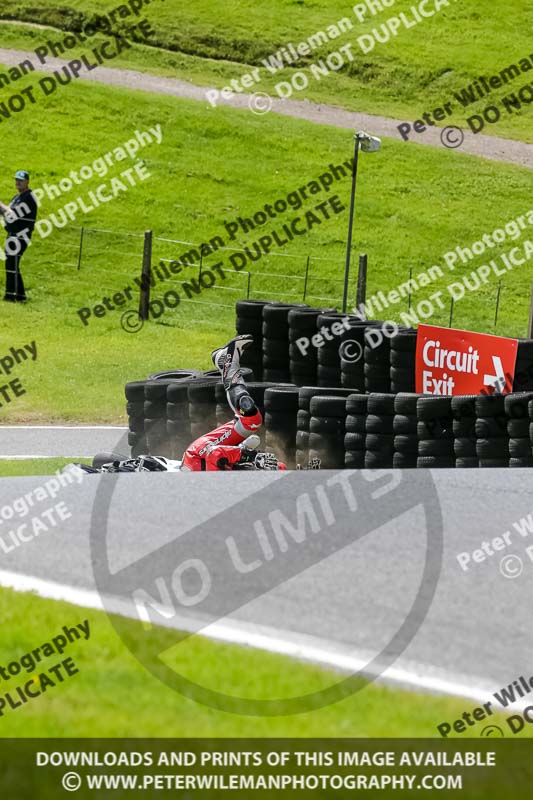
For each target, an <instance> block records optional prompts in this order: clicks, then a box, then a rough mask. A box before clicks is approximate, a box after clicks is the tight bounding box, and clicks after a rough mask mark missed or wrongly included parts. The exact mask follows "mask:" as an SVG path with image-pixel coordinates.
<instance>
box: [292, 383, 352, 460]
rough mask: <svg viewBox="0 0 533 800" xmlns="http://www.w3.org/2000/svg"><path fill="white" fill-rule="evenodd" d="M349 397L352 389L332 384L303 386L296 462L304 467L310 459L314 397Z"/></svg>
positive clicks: (299, 405) (297, 424) (300, 397)
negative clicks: (312, 403) (332, 385)
mask: <svg viewBox="0 0 533 800" xmlns="http://www.w3.org/2000/svg"><path fill="white" fill-rule="evenodd" d="M326 395H330V396H332V397H348V396H349V395H350V390H348V389H340V388H338V387H336V386H335V387H331V386H328V387H326V386H320V387H318V386H302V387H301V388H300V390H299V392H298V414H297V417H296V463H297V464H300V465H301V466H302V467H304V466H305V465H306V464H307V462H308V461H309V435H310V429H309V423H310V420H311V411H310V406H311V400H312V399H313V397H324V396H326Z"/></svg>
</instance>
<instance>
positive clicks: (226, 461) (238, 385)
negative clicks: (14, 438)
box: [77, 335, 320, 473]
mask: <svg viewBox="0 0 533 800" xmlns="http://www.w3.org/2000/svg"><path fill="white" fill-rule="evenodd" d="M252 341H253V338H252V337H251V336H248V335H241V336H236V337H235V338H234V339H232V340H231V341H230V342H229V343H228V344H227V345H226V346H225V347H222V348H219V349H217V350H214V351H213V353H212V356H211V357H212V359H213V363H214V365H215V367H216V368H217V369H218V370H220V373H221V375H222V381H223V384H224V389H225V391H226V398H227V401H228V405H229V406H230V408H231V409H232V410H233V412H234V414H235V416H234V418H233V419H232V420H231V421H230V422H226V423H225V424H224V425H220V426H219V427H218V428H215V429H214V430H213V431H210V432H209V433H206V434H205V435H204V436H201V437H200V438H199V439H196V440H195V441H194V442H193V443H192V444H191V445H189V447H188V448H187V449H186V451H185V454H184V456H183V460H182V461H176V460H172V459H168V458H163V457H161V456H148V455H146V456H138V457H137V458H122V457H120V456H117V457H116V458H115V459H113V457H111V459H110V460H109V461H105V460H103V458H102V457H101V456H100V457H96V458H95V460H94V461H93V467H89V466H87V465H84V464H78V465H77V466H78V467H80V468H81V469H83V470H84V472H106V473H116V472H225V471H228V470H244V469H246V470H250V469H251V470H286V469H287V467H286V465H285V464H284V463H283V462H282V461H280V460H279V459H278V458H277V457H276V456H275V455H274V453H266V452H260V451H258V450H257V448H258V447H259V444H260V439H259V436H258V435H257V433H256V431H258V430H259V428H260V427H261V425H262V423H263V418H262V416H261V412H260V411H259V409H258V407H257V406H256V404H255V402H254V400H253V398H252V397H251V395H250V393H249V392H248V390H247V388H246V384H245V382H244V379H243V377H242V374H241V371H240V358H241V353H242V352H243V351H244V349H245V348H246V347H248V346H249V345H250V344H251V343H252ZM104 458H105V457H104ZM308 467H309V468H311V469H319V467H320V462H319V460H318V459H314V460H313V461H312V462H310V464H309V465H308Z"/></svg>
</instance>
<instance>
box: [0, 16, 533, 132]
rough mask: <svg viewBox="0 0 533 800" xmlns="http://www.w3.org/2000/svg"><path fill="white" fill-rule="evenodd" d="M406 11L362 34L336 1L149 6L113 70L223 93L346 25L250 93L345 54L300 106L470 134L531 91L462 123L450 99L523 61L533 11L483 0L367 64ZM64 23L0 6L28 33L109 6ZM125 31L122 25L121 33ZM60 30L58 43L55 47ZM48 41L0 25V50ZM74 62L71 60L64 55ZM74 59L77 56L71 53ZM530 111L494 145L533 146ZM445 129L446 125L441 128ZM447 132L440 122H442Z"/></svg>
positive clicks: (504, 125) (415, 32) (397, 41)
mask: <svg viewBox="0 0 533 800" xmlns="http://www.w3.org/2000/svg"><path fill="white" fill-rule="evenodd" d="M411 6H412V2H411V0H398V2H396V3H395V5H394V7H393V8H389V9H385V10H384V12H383V13H379V14H377V15H376V16H371V15H368V17H367V21H365V22H363V23H360V22H358V20H357V17H356V16H355V15H354V14H353V13H352V11H351V5H348V6H347V5H346V4H344V3H341V2H334V3H325V2H314V3H310V2H288V0H262V1H261V2H257V3H250V2H249V0H238V2H235V3H232V4H231V7H228V6H227V4H226V3H224V2H223V0H215V2H211V1H210V0H199V2H196V3H194V4H189V5H188V6H187V5H185V6H184V5H183V4H182V3H179V4H178V2H177V0H166V2H165V3H161V4H159V3H154V4H153V5H151V6H148V7H147V8H146V9H144V15H145V16H146V18H148V19H149V20H150V22H151V24H152V27H153V29H154V30H155V36H154V37H153V38H152V39H151V40H150V42H151V46H150V47H143V46H140V45H139V46H137V45H136V46H134V47H133V48H132V49H131V50H127V51H126V52H125V53H124V54H122V56H121V57H120V59H117V60H116V62H114V66H117V67H125V66H129V67H133V68H136V69H141V70H143V71H147V72H154V73H156V74H161V75H166V76H169V77H178V78H184V79H186V80H190V81H192V82H194V83H197V84H199V85H204V86H215V87H218V88H221V87H223V86H225V85H228V84H229V82H230V80H231V79H232V78H236V79H239V78H240V77H241V76H242V75H243V74H245V73H248V72H249V71H250V70H251V68H252V67H254V66H261V63H262V59H265V58H267V57H268V56H269V55H271V54H272V53H275V52H276V51H277V50H278V49H279V48H280V47H282V46H284V45H286V44H287V43H288V42H292V43H293V44H297V43H299V42H300V41H305V40H307V39H308V38H309V37H310V36H311V35H314V34H315V33H316V32H317V31H319V30H322V29H324V28H327V26H328V25H330V24H334V23H336V22H338V21H339V20H340V19H341V18H343V17H348V18H349V19H350V20H351V21H352V22H353V23H354V27H353V29H352V30H349V31H347V32H346V33H344V34H342V36H341V37H339V38H338V39H334V40H332V41H330V42H328V44H327V45H323V46H321V47H320V48H319V49H317V50H315V51H314V52H313V54H312V55H310V56H307V57H305V58H303V59H302V61H301V62H298V63H297V64H296V65H295V66H291V67H288V68H287V69H285V70H283V71H282V72H280V73H276V74H275V75H271V74H270V73H269V72H268V71H267V70H266V69H265V68H264V67H262V68H261V73H260V74H261V82H260V83H259V84H257V85H255V84H254V88H252V89H250V90H249V91H254V90H259V91H266V92H269V93H271V94H272V95H273V96H277V95H276V94H275V90H274V87H275V84H276V83H278V82H279V81H281V80H285V81H286V80H289V79H290V77H291V74H292V73H294V72H295V71H296V70H298V71H299V70H301V69H302V67H303V69H304V71H306V65H307V64H309V63H310V62H312V63H316V62H318V61H319V60H320V59H321V58H325V57H326V56H327V55H328V54H329V53H330V52H332V51H334V50H336V49H337V48H338V46H342V45H344V44H347V43H352V44H353V53H354V56H355V58H354V61H353V62H352V63H349V64H347V65H346V66H345V67H343V68H342V70H340V71H339V72H334V73H331V74H330V75H329V76H327V77H325V78H322V79H321V80H320V81H315V80H314V79H313V80H311V81H310V84H309V86H308V88H306V89H305V90H304V91H302V92H295V94H294V97H295V98H296V99H300V100H302V99H304V98H305V99H309V100H313V101H316V102H320V103H331V104H334V105H339V106H342V107H344V108H347V109H351V110H355V111H364V112H367V113H375V114H384V115H386V116H393V117H397V118H399V119H403V120H414V119H417V118H419V117H420V116H421V115H422V114H423V113H424V112H426V111H429V112H430V111H432V109H434V108H436V107H438V106H441V105H442V104H444V103H445V102H447V101H450V100H451V101H452V102H453V107H454V115H453V116H452V117H450V118H449V122H451V123H452V124H459V125H461V126H462V127H465V128H466V127H467V126H466V122H465V120H466V117H467V116H470V114H471V113H479V112H480V111H481V110H482V109H484V108H485V107H486V106H487V105H489V104H491V103H492V102H493V100H494V99H496V100H499V99H501V98H502V97H503V96H505V95H506V94H509V93H510V92H511V93H512V92H513V91H517V90H518V89H519V88H521V87H522V86H524V85H526V84H528V83H529V80H528V73H525V74H524V75H522V76H521V77H520V78H517V79H516V80H515V81H514V82H513V83H512V84H510V85H508V86H507V87H504V88H503V89H499V90H496V91H495V92H493V93H492V94H491V95H490V97H489V98H487V99H483V100H480V101H479V102H477V103H476V104H474V105H473V106H471V107H469V108H468V110H467V112H468V113H465V110H464V109H462V107H461V106H460V105H459V103H458V102H457V101H455V100H454V99H453V92H454V91H460V90H461V89H462V88H463V87H465V86H467V85H468V84H470V83H471V82H472V81H474V80H476V79H477V78H478V77H479V76H480V75H486V76H490V75H494V74H498V73H499V72H500V71H501V70H502V69H504V68H506V67H507V66H509V64H511V63H514V62H516V61H518V60H520V59H521V58H524V57H526V56H528V55H530V54H531V46H530V42H529V31H530V30H531V25H532V24H533V10H532V9H531V7H529V6H528V4H527V3H526V2H525V0H511V2H508V3H506V4H505V5H502V4H495V3H494V2H492V0H479V2H477V3H475V5H472V4H470V3H467V2H458V3H457V4H451V6H450V7H449V8H444V9H442V10H441V11H439V13H437V14H435V16H434V17H433V18H431V19H428V20H425V21H424V22H423V23H421V24H419V25H416V26H414V27H412V28H410V29H405V28H404V27H403V26H402V27H401V28H400V31H399V33H398V35H397V36H396V37H395V38H392V40H391V41H389V42H388V43H386V44H379V43H378V44H377V45H376V46H375V48H374V50H372V52H370V53H368V54H364V53H363V52H362V51H361V49H360V47H359V45H358V44H357V41H356V40H357V38H358V37H359V36H361V35H362V34H368V33H369V32H371V31H372V30H373V29H374V28H376V27H377V28H379V26H380V25H381V24H382V23H384V22H385V21H386V20H388V19H389V17H391V16H395V15H397V14H398V13H400V12H401V11H404V12H406V13H407V14H408V16H409V17H410V18H412V14H411V13H410V11H409V10H410V8H411ZM68 9H69V12H67V13H65V9H64V7H60V6H59V5H58V4H56V3H55V2H44V0H40V2H35V0H6V2H4V4H3V8H2V11H1V16H2V17H4V18H5V19H6V20H9V19H19V20H25V21H28V22H38V23H41V24H46V25H51V26H55V27H56V28H64V29H66V30H79V29H80V26H81V25H82V22H83V20H84V19H85V21H87V20H88V19H89V18H91V17H92V16H93V15H94V14H103V13H105V12H108V11H109V10H110V7H109V4H108V3H107V1H106V0H97V2H95V1H94V0H91V2H88V0H70V2H69V3H68ZM130 21H131V20H128V19H126V20H124V24H127V23H128V22H130ZM58 34H59V31H56V32H55V36H54V37H51V38H58ZM46 38H48V33H45V32H42V31H38V30H36V29H33V30H28V31H24V30H22V29H21V28H18V30H17V29H16V28H14V27H13V26H2V39H3V41H4V46H9V47H16V48H22V47H35V46H37V44H41V43H42V42H43V41H46ZM72 52H74V51H72ZM78 52H82V50H79V51H76V53H78ZM530 121H531V110H530V107H528V106H527V105H525V106H524V107H523V109H522V110H521V112H520V113H516V114H513V115H512V116H510V115H508V114H507V113H504V115H503V116H502V119H501V121H500V122H499V123H498V125H487V126H486V129H485V132H486V133H488V134H490V135H498V136H506V137H509V138H515V139H521V140H524V141H529V142H531V141H533V139H532V138H531V137H532V133H531V122H530ZM441 124H443V123H441ZM444 124H446V123H444Z"/></svg>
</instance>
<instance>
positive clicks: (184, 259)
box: [23, 226, 530, 337]
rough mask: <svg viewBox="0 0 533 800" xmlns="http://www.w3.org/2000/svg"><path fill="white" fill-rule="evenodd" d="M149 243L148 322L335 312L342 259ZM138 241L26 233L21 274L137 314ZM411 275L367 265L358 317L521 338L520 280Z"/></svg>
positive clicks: (525, 297) (95, 234) (120, 235)
mask: <svg viewBox="0 0 533 800" xmlns="http://www.w3.org/2000/svg"><path fill="white" fill-rule="evenodd" d="M152 241H153V245H152V250H151V253H150V265H149V266H150V306H149V314H148V318H149V319H152V320H153V321H157V320H158V319H160V320H161V321H164V322H165V324H170V325H180V324H182V323H187V324H188V323H199V324H202V323H209V322H211V323H212V322H213V321H214V320H218V321H225V322H229V321H231V320H233V318H234V308H235V302H236V301H237V300H239V299H242V298H250V299H263V298H267V299H272V300H279V301H284V302H294V303H307V304H309V305H314V306H324V307H330V308H335V307H336V308H338V309H340V308H341V307H342V295H343V283H344V281H343V277H342V276H343V271H344V253H340V252H339V253H338V255H337V256H336V257H335V258H327V257H323V256H316V255H312V254H310V253H304V254H300V255H297V254H287V253H279V252H268V253H260V252H257V250H252V249H250V248H241V249H239V248H229V247H218V246H216V242H214V241H211V242H204V243H193V242H189V241H185V240H179V239H168V238H163V237H154V238H153V240H152ZM144 242H145V234H144V233H135V232H125V231H117V230H108V229H99V228H87V227H86V228H76V227H74V226H69V227H65V228H63V229H58V230H54V231H53V233H52V234H51V235H50V236H48V237H44V238H38V237H37V236H36V235H34V240H33V241H32V245H31V246H30V247H29V248H28V251H27V252H26V254H25V255H24V262H23V268H24V271H26V270H27V269H28V270H30V273H29V274H30V275H31V278H32V280H33V282H34V284H38V285H41V286H44V287H46V286H47V285H48V282H49V281H50V279H51V278H53V281H52V283H53V287H54V291H57V289H58V287H59V290H60V289H61V287H62V286H65V285H67V284H68V286H69V290H70V296H74V297H75V299H76V302H78V303H79V305H80V306H83V305H91V304H94V303H97V302H99V300H100V299H101V298H102V296H103V295H112V294H114V293H116V292H120V291H121V290H123V289H124V287H126V286H129V287H131V297H132V300H131V307H133V308H137V307H138V305H139V296H140V292H141V286H142V281H141V274H142V266H143V251H144ZM354 262H355V259H354ZM420 272H421V269H419V270H418V271H417V270H415V269H414V268H411V269H409V270H406V274H405V275H404V276H403V280H402V281H399V280H398V277H397V275H398V271H397V270H394V271H393V270H390V271H389V272H388V273H386V278H384V277H383V270H382V269H381V270H379V271H377V270H373V269H372V264H371V265H370V269H369V272H368V285H367V292H366V297H367V315H368V317H369V318H374V319H386V320H393V321H395V322H398V323H402V322H403V323H409V322H411V324H415V325H416V324H417V322H427V323H429V324H434V325H441V326H445V327H454V328H465V329H472V330H479V331H485V332H487V333H497V334H500V335H506V336H517V337H521V336H525V335H526V334H527V321H528V316H529V306H530V297H529V292H524V282H523V280H522V281H517V280H516V279H515V276H514V275H513V274H508V275H504V276H503V277H496V276H491V279H490V280H488V281H487V282H486V283H485V284H481V285H479V286H477V284H476V282H475V281H474V279H473V277H472V275H471V273H470V269H467V268H465V269H463V270H459V269H456V270H455V271H454V273H453V274H449V273H446V274H444V273H442V275H440V276H439V275H436V276H433V277H434V279H432V280H431V281H429V282H426V283H425V284H424V285H420V281H419V280H418V278H419V274H420ZM356 277H357V276H356V265H355V263H354V265H353V266H352V276H351V280H350V282H349V291H348V298H349V302H348V311H349V312H350V311H352V310H353V309H354V307H355V296H356ZM450 278H453V283H450ZM413 281H414V283H413ZM45 290H46V289H45ZM435 295H438V300H436V299H435ZM432 298H433V299H432ZM163 315H164V320H163Z"/></svg>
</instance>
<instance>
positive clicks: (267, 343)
mask: <svg viewBox="0 0 533 800" xmlns="http://www.w3.org/2000/svg"><path fill="white" fill-rule="evenodd" d="M306 307H307V306H305V305H302V306H299V305H298V304H296V303H293V304H291V303H272V304H270V305H265V306H264V307H263V325H262V332H263V379H264V380H265V381H269V382H272V383H291V370H290V354H289V311H290V310H291V309H292V308H306Z"/></svg>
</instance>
